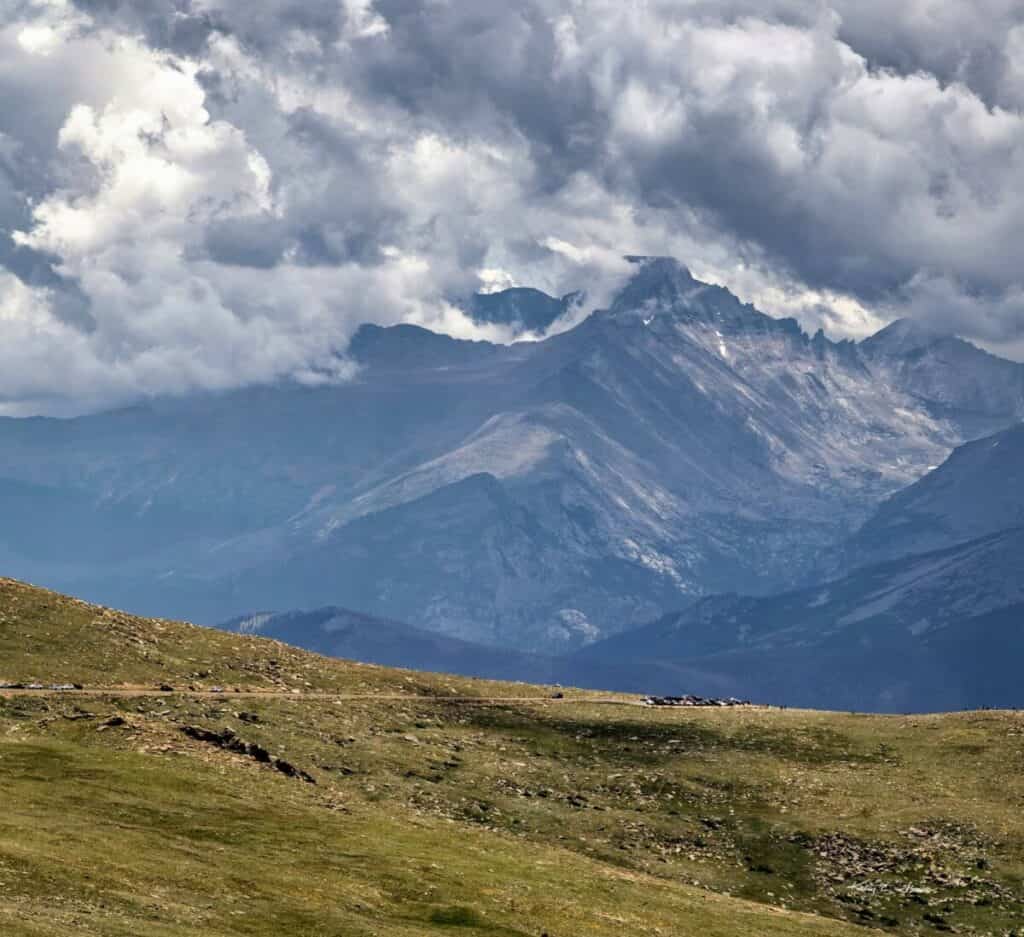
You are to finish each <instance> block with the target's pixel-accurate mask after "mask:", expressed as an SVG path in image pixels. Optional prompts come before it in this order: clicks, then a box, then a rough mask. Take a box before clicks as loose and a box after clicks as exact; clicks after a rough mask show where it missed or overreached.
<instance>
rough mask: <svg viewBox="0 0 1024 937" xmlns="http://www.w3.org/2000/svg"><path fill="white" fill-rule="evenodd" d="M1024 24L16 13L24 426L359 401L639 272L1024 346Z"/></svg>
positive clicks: (316, 0) (13, 335)
mask: <svg viewBox="0 0 1024 937" xmlns="http://www.w3.org/2000/svg"><path fill="white" fill-rule="evenodd" d="M1018 8H1019V4H1017V3H1014V2H1012V0H979V2H978V4H975V5H973V6H972V7H971V8H970V9H968V8H967V7H963V6H960V7H957V6H956V5H953V4H939V3H936V2H934V0H910V2H908V3H906V4H902V5H900V7H899V9H898V10H896V9H893V8H891V5H890V4H883V3H881V0H857V2H854V0H824V2H820V3H819V2H817V0H767V2H757V3H755V2H753V0H724V2H714V3H712V2H711V0H639V2H636V3H632V4H629V5H623V4H621V3H620V2H617V0H573V2H570V0H517V2H516V3H511V4H480V3H479V2H476V0H445V2H443V3H439V2H435V0H309V2H308V3H303V4H295V3H293V2H291V0H287V2H286V0H267V2H266V3H261V4H240V3H238V2H237V0H176V2H175V3H174V4H159V3H155V2H151V0H133V2H130V3H129V2H121V0H0V23H2V24H3V25H0V95H2V96H3V97H4V99H6V100H19V101H23V102H24V106H23V107H19V108H16V109H15V108H11V109H7V110H6V111H0V316H2V318H3V322H4V323H5V339H7V341H6V342H5V347H4V348H3V350H0V401H6V403H5V404H4V405H5V406H6V407H7V408H8V409H16V410H18V411H19V412H20V411H23V410H26V409H31V408H32V407H37V408H39V409H50V410H54V411H62V412H63V410H67V409H73V408H74V407H75V406H76V405H79V406H83V407H84V406H95V405H100V404H104V403H112V402H117V401H120V400H126V399H130V398H131V397H133V396H136V395H139V394H157V393H170V392H180V391H186V390H190V389H195V388H225V387H232V386H237V385H241V384H246V383H251V382H257V381H267V380H275V379H278V378H285V377H290V378H295V379H299V380H304V381H325V380H340V379H344V378H345V377H346V376H347V375H349V374H350V373H351V366H350V365H348V364H347V363H346V361H345V358H344V349H345V347H346V345H347V342H348V340H349V338H350V337H351V334H352V332H353V330H354V329H355V328H356V327H357V326H358V325H359V324H360V323H361V322H364V321H374V322H382V323H389V322H397V321H408V322H416V323H419V324H422V325H426V326H428V327H431V328H436V329H440V330H444V331H448V332H450V333H452V334H455V335H458V336H461V337H469V338H487V339H490V340H507V339H508V338H509V337H510V336H508V335H507V334H505V333H504V332H503V331H502V330H501V329H496V328H494V327H485V328H481V327H479V326H477V325H475V324H474V323H473V322H471V321H470V320H469V319H468V318H467V317H466V316H465V314H464V313H462V312H461V311H460V310H459V308H458V305H457V300H458V299H459V298H461V297H465V296H466V295H467V294H468V293H470V292H472V291H474V290H478V289H496V288H500V287H502V286H507V285H509V284H516V285H531V286H536V287H538V288H541V289H544V290H546V291H548V292H550V293H553V294H559V295H560V294H562V293H565V292H568V291H570V290H574V289H579V288H584V289H585V290H586V292H587V304H586V305H585V306H583V307H581V308H580V310H578V314H579V315H585V314H586V313H587V312H588V311H589V310H590V309H591V308H594V306H600V305H602V304H604V303H605V302H607V299H608V297H609V296H610V295H611V294H612V292H613V291H614V289H615V288H616V287H617V285H618V284H619V283H620V282H621V280H622V277H623V276H625V275H626V270H627V265H625V264H624V262H623V261H622V255H623V254H672V255H674V256H676V257H678V258H679V259H680V260H682V261H683V262H685V263H686V264H688V265H689V266H690V267H691V269H692V270H693V271H694V273H695V274H696V275H698V276H702V277H705V278H707V279H710V280H713V281H715V282H718V283H721V284H723V285H725V286H728V287H730V288H731V289H733V290H734V291H735V292H737V293H738V294H739V295H740V296H741V298H743V299H745V300H748V301H753V302H755V303H757V304H758V305H759V306H761V308H763V309H764V310H765V311H766V312H769V313H772V314H776V315H795V316H796V317H797V318H799V319H800V321H801V322H802V323H803V324H804V325H805V327H807V328H809V329H814V328H817V327H819V326H821V327H824V328H825V330H826V331H827V332H828V333H829V334H831V335H833V336H852V337H861V336H863V335H865V334H867V333H869V332H870V331H872V330H874V329H875V328H876V327H877V326H878V325H880V324H882V323H884V321H886V320H888V319H890V318H893V317H895V316H899V315H913V316H917V317H920V318H923V319H927V320H930V321H932V322H934V323H936V324H939V325H943V326H945V327H948V328H951V329H955V330H956V331H959V332H961V333H962V334H965V335H966V336H968V337H971V338H974V339H976V340H978V341H980V342H985V343H987V344H988V345H989V346H990V347H996V348H1000V349H1006V350H1015V349H1019V348H1020V347H1021V337H1022V335H1024V306H1022V303H1021V299H1020V297H1021V295H1022V292H1024V273H1022V272H1021V268H1020V264H1019V260H1018V257H1017V252H1016V245H1017V244H1019V243H1020V242H1021V239H1022V237H1024V185H1022V182H1024V71H1022V70H1021V65H1020V63H1021V61H1022V55H1021V53H1022V51H1024V14H1022V11H1021V10H1020V9H1018ZM3 271H8V272H3ZM573 321H575V320H573ZM571 324H572V323H571V322H569V323H559V327H566V326H567V325H571ZM30 363H31V364H30ZM76 402H77V404H76Z"/></svg>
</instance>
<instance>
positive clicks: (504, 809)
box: [0, 581, 1024, 937]
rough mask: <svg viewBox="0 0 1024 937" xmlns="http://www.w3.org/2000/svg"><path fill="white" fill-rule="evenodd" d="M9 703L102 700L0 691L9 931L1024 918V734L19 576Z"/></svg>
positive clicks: (9, 936)
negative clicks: (640, 683) (215, 627)
mask: <svg viewBox="0 0 1024 937" xmlns="http://www.w3.org/2000/svg"><path fill="white" fill-rule="evenodd" d="M0 680H6V681H17V682H30V681H39V682H43V683H47V684H49V683H55V682H64V681H72V682H79V683H82V684H84V685H85V688H86V689H85V690H83V691H81V692H78V693H67V692H65V693H60V692H50V691H42V692H41V691H23V692H20V693H19V692H7V693H5V692H4V691H0V806H2V809H0V934H3V935H4V937H22V935H40V937H41V935H46V937H50V935H53V934H70V935H78V934H82V935H105V937H106V935H110V937H115V935H117V937H150V935H152V937H179V935H181V937H183V935H186V934H187V935H197V934H198V935H204V937H205V935H210V937H221V935H224V937H227V935H239V937H241V935H251V937H264V935H266V937H270V935H274V937H277V935H289V937H314V935H315V937H343V935H344V937H348V935H378V934H379V935H444V934H450V935H494V937H513V935H515V937H540V935H541V934H548V935H550V937H590V935H594V937H598V935H615V937H622V935H663V937H674V935H691V934H692V935H701V937H712V935H721V937H754V935H757V937H773V935H779V937H783V935H823V937H824V935H829V937H831V935H837V937H841V935H844V934H857V933H863V932H864V931H865V928H878V929H880V930H886V931H889V932H892V933H900V934H929V933H941V932H947V933H948V932H951V931H952V932H956V933H961V934H994V935H1001V937H1007V935H1009V934H1011V933H1019V930H1017V929H1019V928H1020V927H1021V921H1022V920H1024V810H1022V807H1024V717H1021V716H1018V715H1017V714H1015V713H996V712H986V713H958V714H953V715H946V716H929V717H919V716H915V717H876V716H871V717H862V716H856V715H845V714H826V713H813V712H801V711H781V710H771V709H763V708H743V709H735V710H717V709H715V710H660V709H659V710H651V709H645V708H643V707H640V706H637V705H635V704H633V702H632V701H631V700H630V699H629V698H628V697H617V698H616V697H611V696H607V697H603V698H601V699H596V698H593V697H591V696H589V695H585V694H581V693H574V692H567V693H566V696H567V699H565V700H551V699H548V698H547V697H548V696H550V694H551V688H541V687H527V686H523V685H513V684H497V683H484V682H481V681H470V680H464V679H459V678H451V677H446V676H436V675H425V674H412V673H408V672H402V671H395V670H388V669H384V668H378V667H368V666H362V665H357V664H351V663H347V662H342V661H330V660H327V659H324V658H318V657H316V656H314V655H310V654H306V653H303V652H299V651H295V650H291V649H288V648H285V647H284V646H282V645H280V644H276V643H274V642H270V641H263V640H259V639H250V638H241V637H238V636H233V635H228V634H224V633H220V632H215V631H207V630H204V629H199V628H194V627H192V626H190V625H184V624H180V623H173V622H157V621H148V620H145V619H138V618H133V617H131V616H128V615H123V614H120V613H116V612H111V611H109V610H105V609H99V608H95V607H91V606H88V605H85V604H84V603H80V602H77V601H75V600H71V599H67V598H64V597H61V596H58V595H54V594H52V593H47V592H44V591H42V590H38V589H33V588H31V587H28V586H24V585H21V584H18V583H14V582H10V581H0ZM161 683H166V684H168V685H171V686H173V687H174V688H175V691H174V692H163V693H161V692H158V691H156V690H155V689H154V688H155V687H156V686H157V685H159V684H161ZM215 685H219V686H221V687H224V688H225V689H226V690H227V692H225V693H216V694H215V693H211V692H209V691H210V690H211V689H212V687H213V686H215ZM190 687H192V688H194V689H189V688H190ZM236 687H237V688H238V689H239V690H240V691H242V692H237V693H236V692H234V691H235V688H236Z"/></svg>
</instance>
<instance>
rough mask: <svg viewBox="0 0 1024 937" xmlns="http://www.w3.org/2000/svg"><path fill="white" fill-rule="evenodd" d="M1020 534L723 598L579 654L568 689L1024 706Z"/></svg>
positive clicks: (839, 703) (847, 704)
mask: <svg viewBox="0 0 1024 937" xmlns="http://www.w3.org/2000/svg"><path fill="white" fill-rule="evenodd" d="M1022 656H1024V530H1022V529H1020V528H1016V529H1013V530H1007V531H1003V532H1001V533H998V534H995V535H992V536H989V537H984V538H981V539H978V540H974V541H971V542H970V543H967V544H961V545H960V546H957V547H953V548H951V549H948V550H943V551H938V552H933V553H928V554H924V555H922V556H915V557H909V558H904V559H901V560H896V561H893V562H889V563H883V564H879V565H875V566H870V567H867V568H864V569H860V570H857V571H856V572H854V573H852V574H850V575H849V576H847V577H845V578H843V579H839V580H835V581H833V582H829V583H826V584H824V585H821V586H815V587H813V588H809V589H803V590H798V591H795V592H790V593H785V594H781V595H777V596H770V597H766V598H755V597H744V596H728V595H723V596H713V597H710V598H707V599H703V600H701V601H699V602H697V603H695V604H694V605H693V606H692V607H691V608H689V609H687V610H685V611H683V612H679V613H674V614H671V615H666V616H664V617H663V618H662V619H660V620H658V621H656V622H654V623H653V624H650V625H648V626H645V627H643V628H640V629H635V630H633V631H630V632H627V633H625V634H620V635H617V636H615V637H612V638H609V639H607V640H606V641H604V642H601V643H598V644H595V645H592V646H590V647H588V648H585V649H583V650H581V651H579V652H578V653H577V654H576V655H575V657H574V658H573V660H572V662H571V664H570V665H569V666H568V668H567V672H566V674H565V678H566V679H572V680H576V681H582V682H584V683H592V684H596V683H600V684H601V685H609V686H611V687H613V688H616V689H626V690H638V691H644V690H648V691H653V692H697V693H722V692H729V693H736V694H737V695H741V694H745V695H747V696H752V697H754V698H759V699H762V700H765V701H770V702H773V703H783V704H789V705H794V706H807V707H814V708H826V709H860V710H877V711H904V710H939V709H957V708H962V707H978V706H985V705H994V706H1018V705H1020V704H1021V702H1022V699H1024V691H1022V690H1021V687H1020V679H1019V662H1020V660H1021V659H1022Z"/></svg>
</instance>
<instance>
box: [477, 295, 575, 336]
mask: <svg viewBox="0 0 1024 937" xmlns="http://www.w3.org/2000/svg"><path fill="white" fill-rule="evenodd" d="M582 299H583V294H582V293H579V292H574V293H567V294H566V295H565V296H563V297H561V298H560V299H558V298H556V297H554V296H549V295H548V294H547V293H543V292H541V291H540V290H535V289H532V288H530V287H521V286H516V287H512V288H510V289H507V290H499V291H498V292H495V293H474V294H473V296H472V297H471V298H470V300H469V302H468V303H467V304H466V312H467V313H468V314H469V316H470V318H471V319H472V320H473V321H474V322H476V323H478V324H487V325H507V326H510V327H512V328H513V329H515V330H516V331H518V332H524V331H529V332H544V331H546V330H547V329H549V328H550V327H551V325H552V324H553V323H554V322H555V320H556V319H558V318H560V317H561V316H563V315H565V313H566V312H568V310H569V309H570V308H572V307H573V306H575V305H577V304H578V303H580V302H582Z"/></svg>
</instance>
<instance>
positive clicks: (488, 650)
mask: <svg viewBox="0 0 1024 937" xmlns="http://www.w3.org/2000/svg"><path fill="white" fill-rule="evenodd" d="M219 627H220V628H222V629H223V630H225V631H232V632H234V633H236V634H254V635H260V636H261V637H264V638H274V639H276V640H278V641H283V642H285V643H286V644H292V645H295V646H298V647H302V648H305V649H306V650H310V651H315V652H317V653H318V654H324V655H326V656H328V657H343V658H347V659H349V660H358V661H363V662H364V663H369V664H383V665H386V666H400V667H406V668H409V669H412V670H423V671H429V672H432V673H450V674H462V675H464V676H473V677H485V678H487V679H491V680H518V679H522V677H523V674H527V673H528V674H534V675H535V676H536V678H537V679H539V680H543V679H547V678H548V677H550V675H551V674H552V673H553V672H554V669H555V663H554V661H552V660H549V659H546V658H543V657H540V656H537V655H534V654H527V653H522V652H517V651H514V650H510V649H507V648H495V647H487V646H486V645H482V644H473V643H471V642H469V641H460V640H459V639H458V638H449V637H446V636H445V635H442V634H436V633H434V632H430V631H424V630H423V629H422V628H413V627H411V626H410V625H406V624H402V623H401V622H397V621H388V620H386V619H382V618H374V617H372V616H370V615H363V614H361V613H360V612H353V611H351V610H350V609H347V608H337V607H331V608H319V609H314V610H312V611H305V612H302V611H294V612H281V613H275V612H258V613H256V614H253V615H243V616H239V617H238V618H234V619H232V620H231V621H227V622H224V623H223V624H221V625H220V626H219Z"/></svg>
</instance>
